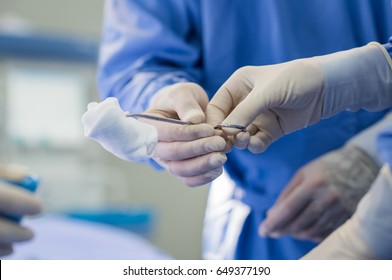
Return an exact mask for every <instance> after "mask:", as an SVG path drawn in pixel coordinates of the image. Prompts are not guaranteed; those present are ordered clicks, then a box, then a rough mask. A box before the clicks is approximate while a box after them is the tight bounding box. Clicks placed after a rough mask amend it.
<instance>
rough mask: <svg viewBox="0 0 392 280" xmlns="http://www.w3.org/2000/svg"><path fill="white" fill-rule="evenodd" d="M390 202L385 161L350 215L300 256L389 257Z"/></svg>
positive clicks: (391, 247)
mask: <svg viewBox="0 0 392 280" xmlns="http://www.w3.org/2000/svg"><path fill="white" fill-rule="evenodd" d="M391 201H392V173H391V170H390V167H389V165H388V164H386V165H385V166H384V167H383V168H382V169H381V172H380V174H379V175H378V177H377V179H376V181H375V182H374V183H373V185H372V187H371V188H370V190H369V192H368V193H367V194H366V195H365V196H364V197H363V199H362V200H361V201H360V202H359V204H358V208H357V210H356V211H355V213H354V215H353V216H352V217H351V218H350V219H349V220H348V221H347V222H346V223H345V224H344V225H342V226H341V227H340V228H338V229H337V230H336V231H335V232H333V233H332V234H331V235H330V236H328V237H327V238H326V239H325V240H324V241H323V242H322V243H321V244H320V245H318V246H317V247H316V248H314V249H313V250H312V251H311V252H310V253H308V254H307V255H305V257H304V258H303V259H392V223H391V217H392V204H391Z"/></svg>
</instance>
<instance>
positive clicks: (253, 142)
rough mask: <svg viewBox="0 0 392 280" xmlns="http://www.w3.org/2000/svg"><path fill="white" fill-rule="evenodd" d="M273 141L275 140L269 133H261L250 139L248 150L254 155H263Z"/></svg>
mask: <svg viewBox="0 0 392 280" xmlns="http://www.w3.org/2000/svg"><path fill="white" fill-rule="evenodd" d="M273 141H274V140H273V138H272V137H271V136H270V135H269V134H268V133H265V132H264V131H259V132H257V133H256V134H255V135H252V136H251V137H250V140H249V144H248V150H249V151H250V152H251V153H254V154H259V153H262V152H264V151H265V150H266V149H267V147H268V146H269V145H270V144H271V143H272V142H273Z"/></svg>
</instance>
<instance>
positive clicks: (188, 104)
mask: <svg viewBox="0 0 392 280" xmlns="http://www.w3.org/2000/svg"><path fill="white" fill-rule="evenodd" d="M207 103H208V96H207V94H206V93H205V91H204V90H203V89H202V88H201V87H200V86H199V85H197V84H195V83H179V84H175V85H171V86H167V87H164V88H162V89H161V90H160V91H159V92H157V94H156V96H155V97H154V98H153V100H152V101H151V102H150V108H149V109H148V110H147V111H146V113H147V114H152V115H156V116H162V117H167V118H174V119H179V120H183V121H189V122H192V123H195V125H177V124H169V123H163V122H157V121H148V123H149V124H152V125H154V126H155V127H156V128H157V129H158V144H157V146H156V150H155V153H154V155H153V158H154V159H155V160H156V161H157V162H158V163H159V164H160V165H162V166H163V167H164V168H165V169H167V170H168V171H169V172H170V173H172V174H173V175H175V176H176V177H178V178H179V179H180V180H181V181H182V182H184V183H185V184H186V185H188V186H199V185H203V184H206V183H209V182H211V181H212V180H214V179H215V178H217V177H218V176H219V175H220V174H221V173H222V167H223V164H224V163H225V162H226V160H227V158H226V155H225V153H224V150H225V147H226V141H225V140H224V139H223V138H222V137H220V136H218V135H216V131H215V130H214V128H213V127H212V126H211V125H209V124H206V123H205V109H206V107H207Z"/></svg>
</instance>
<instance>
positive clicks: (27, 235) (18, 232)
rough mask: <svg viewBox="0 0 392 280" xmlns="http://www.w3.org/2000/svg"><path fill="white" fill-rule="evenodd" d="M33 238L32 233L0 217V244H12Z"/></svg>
mask: <svg viewBox="0 0 392 280" xmlns="http://www.w3.org/2000/svg"><path fill="white" fill-rule="evenodd" d="M33 237H34V234H33V232H32V231H31V230H30V229H28V228H26V227H23V226H21V225H19V224H17V223H15V222H12V221H10V220H7V219H6V218H2V217H0V242H1V243H13V242H20V241H27V240H30V239H32V238H33Z"/></svg>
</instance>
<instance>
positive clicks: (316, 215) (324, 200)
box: [280, 193, 336, 234]
mask: <svg viewBox="0 0 392 280" xmlns="http://www.w3.org/2000/svg"><path fill="white" fill-rule="evenodd" d="M334 203H336V197H334V196H330V195H328V193H324V194H320V195H318V196H317V197H314V198H313V201H312V202H311V203H309V204H308V205H307V206H306V208H304V209H303V211H302V212H301V213H300V214H299V215H298V216H297V217H296V218H295V219H294V220H293V221H291V222H290V223H289V224H288V225H287V226H286V228H284V229H283V230H280V231H281V232H282V231H283V232H285V233H290V234H293V233H296V232H300V231H304V230H307V229H308V228H310V227H311V226H312V225H313V224H315V223H316V222H317V221H318V220H319V219H320V217H321V216H322V215H323V214H324V213H326V212H328V211H329V210H330V209H329V208H330V207H332V206H333V205H334Z"/></svg>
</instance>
